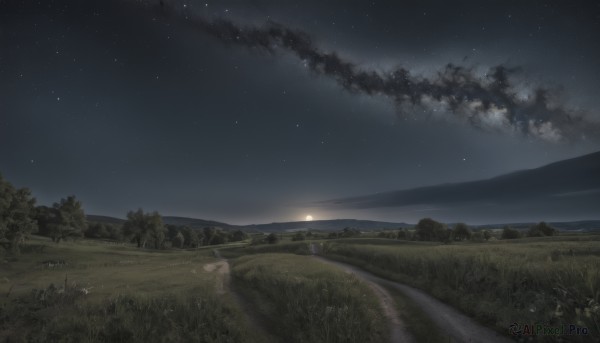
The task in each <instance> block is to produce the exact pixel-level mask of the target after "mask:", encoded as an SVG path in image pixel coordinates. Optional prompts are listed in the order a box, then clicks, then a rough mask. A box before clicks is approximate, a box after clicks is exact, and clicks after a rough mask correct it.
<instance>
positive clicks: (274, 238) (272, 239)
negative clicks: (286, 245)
mask: <svg viewBox="0 0 600 343" xmlns="http://www.w3.org/2000/svg"><path fill="white" fill-rule="evenodd" d="M266 240H267V243H269V244H275V243H277V242H279V237H277V235H276V234H275V233H273V232H272V233H270V234H269V235H268V236H267V238H266Z"/></svg>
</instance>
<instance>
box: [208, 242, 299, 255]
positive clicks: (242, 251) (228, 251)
mask: <svg viewBox="0 0 600 343" xmlns="http://www.w3.org/2000/svg"><path fill="white" fill-rule="evenodd" d="M309 244H310V242H306V241H304V242H293V243H277V244H262V245H248V246H245V247H232V248H223V249H219V251H220V252H221V255H222V256H223V257H226V258H236V257H240V256H243V255H251V254H266V253H291V254H296V255H310V254H311V252H310V247H309Z"/></svg>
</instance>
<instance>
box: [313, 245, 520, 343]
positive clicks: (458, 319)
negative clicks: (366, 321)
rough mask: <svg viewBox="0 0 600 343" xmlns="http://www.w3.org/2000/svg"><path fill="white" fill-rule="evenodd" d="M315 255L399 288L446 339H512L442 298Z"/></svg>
mask: <svg viewBox="0 0 600 343" xmlns="http://www.w3.org/2000/svg"><path fill="white" fill-rule="evenodd" d="M314 257H315V258H317V259H319V260H320V261H322V262H325V263H329V264H332V265H335V266H338V267H340V268H342V269H344V270H346V271H347V272H350V273H353V274H354V275H356V276H358V277H359V278H361V279H363V280H365V281H367V282H370V283H372V284H375V285H377V286H378V287H380V288H381V286H380V285H383V286H386V287H393V288H395V289H397V290H399V291H400V292H402V293H404V294H405V295H406V296H408V297H410V298H411V299H412V300H413V301H414V302H415V303H417V304H418V305H419V306H420V307H421V309H422V310H423V311H424V312H425V313H426V314H427V315H428V316H429V317H430V318H431V319H432V320H433V321H434V322H435V324H436V325H437V326H438V328H439V329H440V331H441V332H442V334H444V335H445V336H447V337H449V341H452V342H486V343H496V342H503V343H504V342H513V341H512V340H510V339H508V338H506V337H502V336H501V335H500V334H498V333H497V332H495V331H493V330H491V329H488V328H486V327H484V326H481V325H480V324H478V323H476V322H475V321H473V320H472V319H471V318H469V317H467V316H465V315H464V314H462V313H460V312H458V311H457V310H456V309H454V308H452V307H450V306H448V305H446V304H444V303H442V302H441V301H439V300H437V299H435V298H433V297H432V296H430V295H428V294H426V293H424V292H423V291H420V290H418V289H415V288H412V287H409V286H406V285H403V284H400V283H397V282H393V281H389V280H386V279H383V278H380V277H378V276H375V275H373V274H371V273H369V272H366V271H364V270H362V269H361V268H359V267H356V266H353V265H350V264H346V263H342V262H337V261H332V260H328V259H325V258H323V257H319V256H314ZM384 291H385V290H384ZM386 293H387V292H386ZM388 297H389V293H388ZM389 301H390V302H389V304H391V305H392V306H393V303H392V302H391V301H392V299H391V297H389ZM402 342H406V341H402Z"/></svg>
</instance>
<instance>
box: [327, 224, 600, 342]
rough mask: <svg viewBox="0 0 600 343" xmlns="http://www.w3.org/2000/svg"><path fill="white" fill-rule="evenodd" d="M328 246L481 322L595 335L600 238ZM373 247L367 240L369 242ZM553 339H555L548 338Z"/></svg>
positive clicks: (335, 254) (599, 309) (332, 253)
mask: <svg viewBox="0 0 600 343" xmlns="http://www.w3.org/2000/svg"><path fill="white" fill-rule="evenodd" d="M366 243H367V244H361V242H360V239H355V240H352V241H330V242H326V243H324V244H323V246H322V253H323V254H324V255H325V256H327V257H329V258H332V259H337V260H341V261H345V262H349V263H352V264H355V265H358V266H360V267H362V268H364V269H366V270H369V271H371V272H373V273H375V274H378V275H380V276H383V277H386V278H388V279H392V280H396V281H399V282H402V283H405V284H408V285H411V286H414V287H417V288H420V289H423V290H425V291H427V292H428V293H430V294H432V295H434V296H435V297H437V298H439V299H441V300H443V301H444V302H446V303H448V304H451V305H452V306H454V307H456V308H458V309H460V310H462V311H463V312H465V313H467V314H469V315H470V316H472V317H474V318H476V319H477V320H478V321H479V322H481V323H482V324H484V325H487V326H490V327H494V328H496V329H497V330H498V331H499V332H502V333H507V332H508V328H509V326H510V325H511V324H512V323H515V322H517V323H543V324H544V325H549V326H560V325H563V324H565V325H569V324H575V325H577V326H580V327H587V328H588V329H589V336H587V337H578V338H576V339H583V340H585V339H589V338H591V337H600V326H599V324H600V305H599V300H600V258H599V257H600V236H598V235H591V236H583V235H578V236H567V237H564V238H563V239H561V237H548V238H532V239H516V240H505V241H495V242H485V243H463V244H450V245H443V244H437V245H431V244H427V245H423V244H414V243H413V242H405V243H404V242H402V241H390V244H387V245H386V244H382V242H380V243H379V244H369V242H368V241H367V242H366ZM370 243H372V242H370ZM547 339H550V340H552V339H554V338H547Z"/></svg>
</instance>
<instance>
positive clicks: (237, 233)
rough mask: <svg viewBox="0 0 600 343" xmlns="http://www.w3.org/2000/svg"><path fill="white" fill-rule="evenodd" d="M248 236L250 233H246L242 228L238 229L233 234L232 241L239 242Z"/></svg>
mask: <svg viewBox="0 0 600 343" xmlns="http://www.w3.org/2000/svg"><path fill="white" fill-rule="evenodd" d="M247 238H248V234H247V233H245V232H244V231H242V230H236V231H234V232H233V233H232V234H231V239H230V240H231V241H232V242H239V241H243V240H244V239H247Z"/></svg>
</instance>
